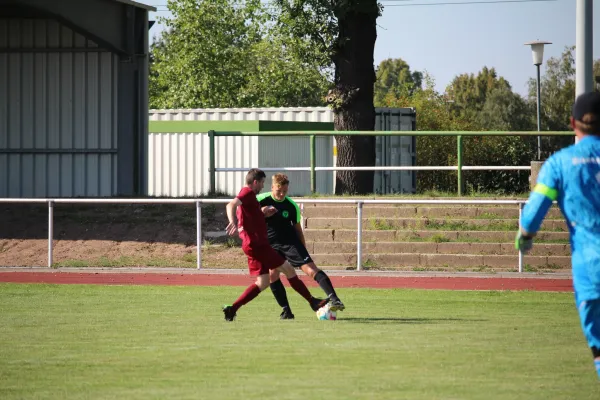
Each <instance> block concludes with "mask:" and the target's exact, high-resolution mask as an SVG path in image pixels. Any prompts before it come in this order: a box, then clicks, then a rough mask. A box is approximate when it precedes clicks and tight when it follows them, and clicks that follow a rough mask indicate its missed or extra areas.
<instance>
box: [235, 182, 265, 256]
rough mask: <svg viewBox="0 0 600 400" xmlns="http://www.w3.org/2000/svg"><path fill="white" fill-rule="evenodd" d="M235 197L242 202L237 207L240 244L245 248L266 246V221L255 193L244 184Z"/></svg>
mask: <svg viewBox="0 0 600 400" xmlns="http://www.w3.org/2000/svg"><path fill="white" fill-rule="evenodd" d="M236 198H238V199H240V201H241V202H242V205H240V206H238V208H237V220H238V232H239V233H240V238H241V239H242V246H243V247H245V248H255V247H259V246H264V245H267V246H268V245H269V239H268V238H267V223H266V222H265V216H264V214H263V213H262V211H261V209H260V204H259V203H258V200H257V199H256V194H255V193H254V192H253V191H252V189H250V188H249V187H248V186H244V187H243V188H242V190H240V192H239V193H238V195H237V196H236Z"/></svg>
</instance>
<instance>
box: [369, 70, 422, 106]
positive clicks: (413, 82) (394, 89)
mask: <svg viewBox="0 0 600 400" xmlns="http://www.w3.org/2000/svg"><path fill="white" fill-rule="evenodd" d="M376 75H377V81H376V82H375V106H382V105H383V102H384V99H385V97H386V96H387V95H388V94H390V93H391V94H392V95H394V96H396V97H398V96H400V95H401V93H402V92H403V91H404V90H405V89H406V88H407V87H408V91H409V93H413V92H414V91H415V90H418V89H420V88H421V85H422V82H423V74H422V73H421V72H419V71H411V70H410V66H409V65H408V64H407V63H406V61H404V60H403V59H401V58H388V59H385V60H383V61H382V62H380V63H379V66H378V67H377V72H376Z"/></svg>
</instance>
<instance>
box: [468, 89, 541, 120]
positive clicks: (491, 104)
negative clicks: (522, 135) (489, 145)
mask: <svg viewBox="0 0 600 400" xmlns="http://www.w3.org/2000/svg"><path fill="white" fill-rule="evenodd" d="M534 116H535V110H534V109H533V105H532V104H531V103H528V102H526V101H525V100H524V99H523V98H522V97H521V96H519V95H518V94H516V93H514V92H513V91H512V90H510V88H509V87H506V86H501V87H497V88H495V89H492V91H490V92H489V93H488V95H487V97H486V101H485V103H484V104H483V107H482V109H481V111H480V112H479V114H478V116H477V125H479V126H481V127H482V128H483V129H484V130H490V131H530V130H535V129H536V126H535V120H534Z"/></svg>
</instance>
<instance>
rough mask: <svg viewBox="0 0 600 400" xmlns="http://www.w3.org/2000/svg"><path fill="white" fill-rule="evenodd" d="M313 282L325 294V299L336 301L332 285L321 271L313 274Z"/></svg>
mask: <svg viewBox="0 0 600 400" xmlns="http://www.w3.org/2000/svg"><path fill="white" fill-rule="evenodd" d="M315 281H317V283H318V284H319V286H320V287H321V289H323V291H324V292H325V294H327V297H329V298H334V299H337V298H338V297H337V294H335V290H333V285H332V284H331V281H330V280H329V277H328V276H327V274H326V273H325V272H323V271H319V272H317V273H316V274H315Z"/></svg>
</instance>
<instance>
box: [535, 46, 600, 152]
mask: <svg viewBox="0 0 600 400" xmlns="http://www.w3.org/2000/svg"><path fill="white" fill-rule="evenodd" d="M574 52H575V46H570V47H565V50H564V51H563V53H562V54H561V56H560V57H559V58H555V57H552V58H550V59H549V60H548V61H547V62H546V65H545V72H544V75H543V76H542V77H541V79H540V91H541V130H551V131H569V130H571V127H570V122H569V120H570V117H571V109H572V107H573V102H574V100H575V58H574ZM594 73H595V74H598V75H599V76H600V59H598V60H596V61H595V62H594ZM596 90H600V89H598V88H596ZM529 100H530V102H531V103H533V104H535V103H536V100H537V81H536V79H535V78H531V79H530V80H529ZM571 144H573V138H570V137H546V138H544V137H542V159H545V158H547V157H548V156H550V155H551V154H552V153H553V152H555V151H557V150H559V149H561V148H563V147H565V146H568V145H571Z"/></svg>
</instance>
